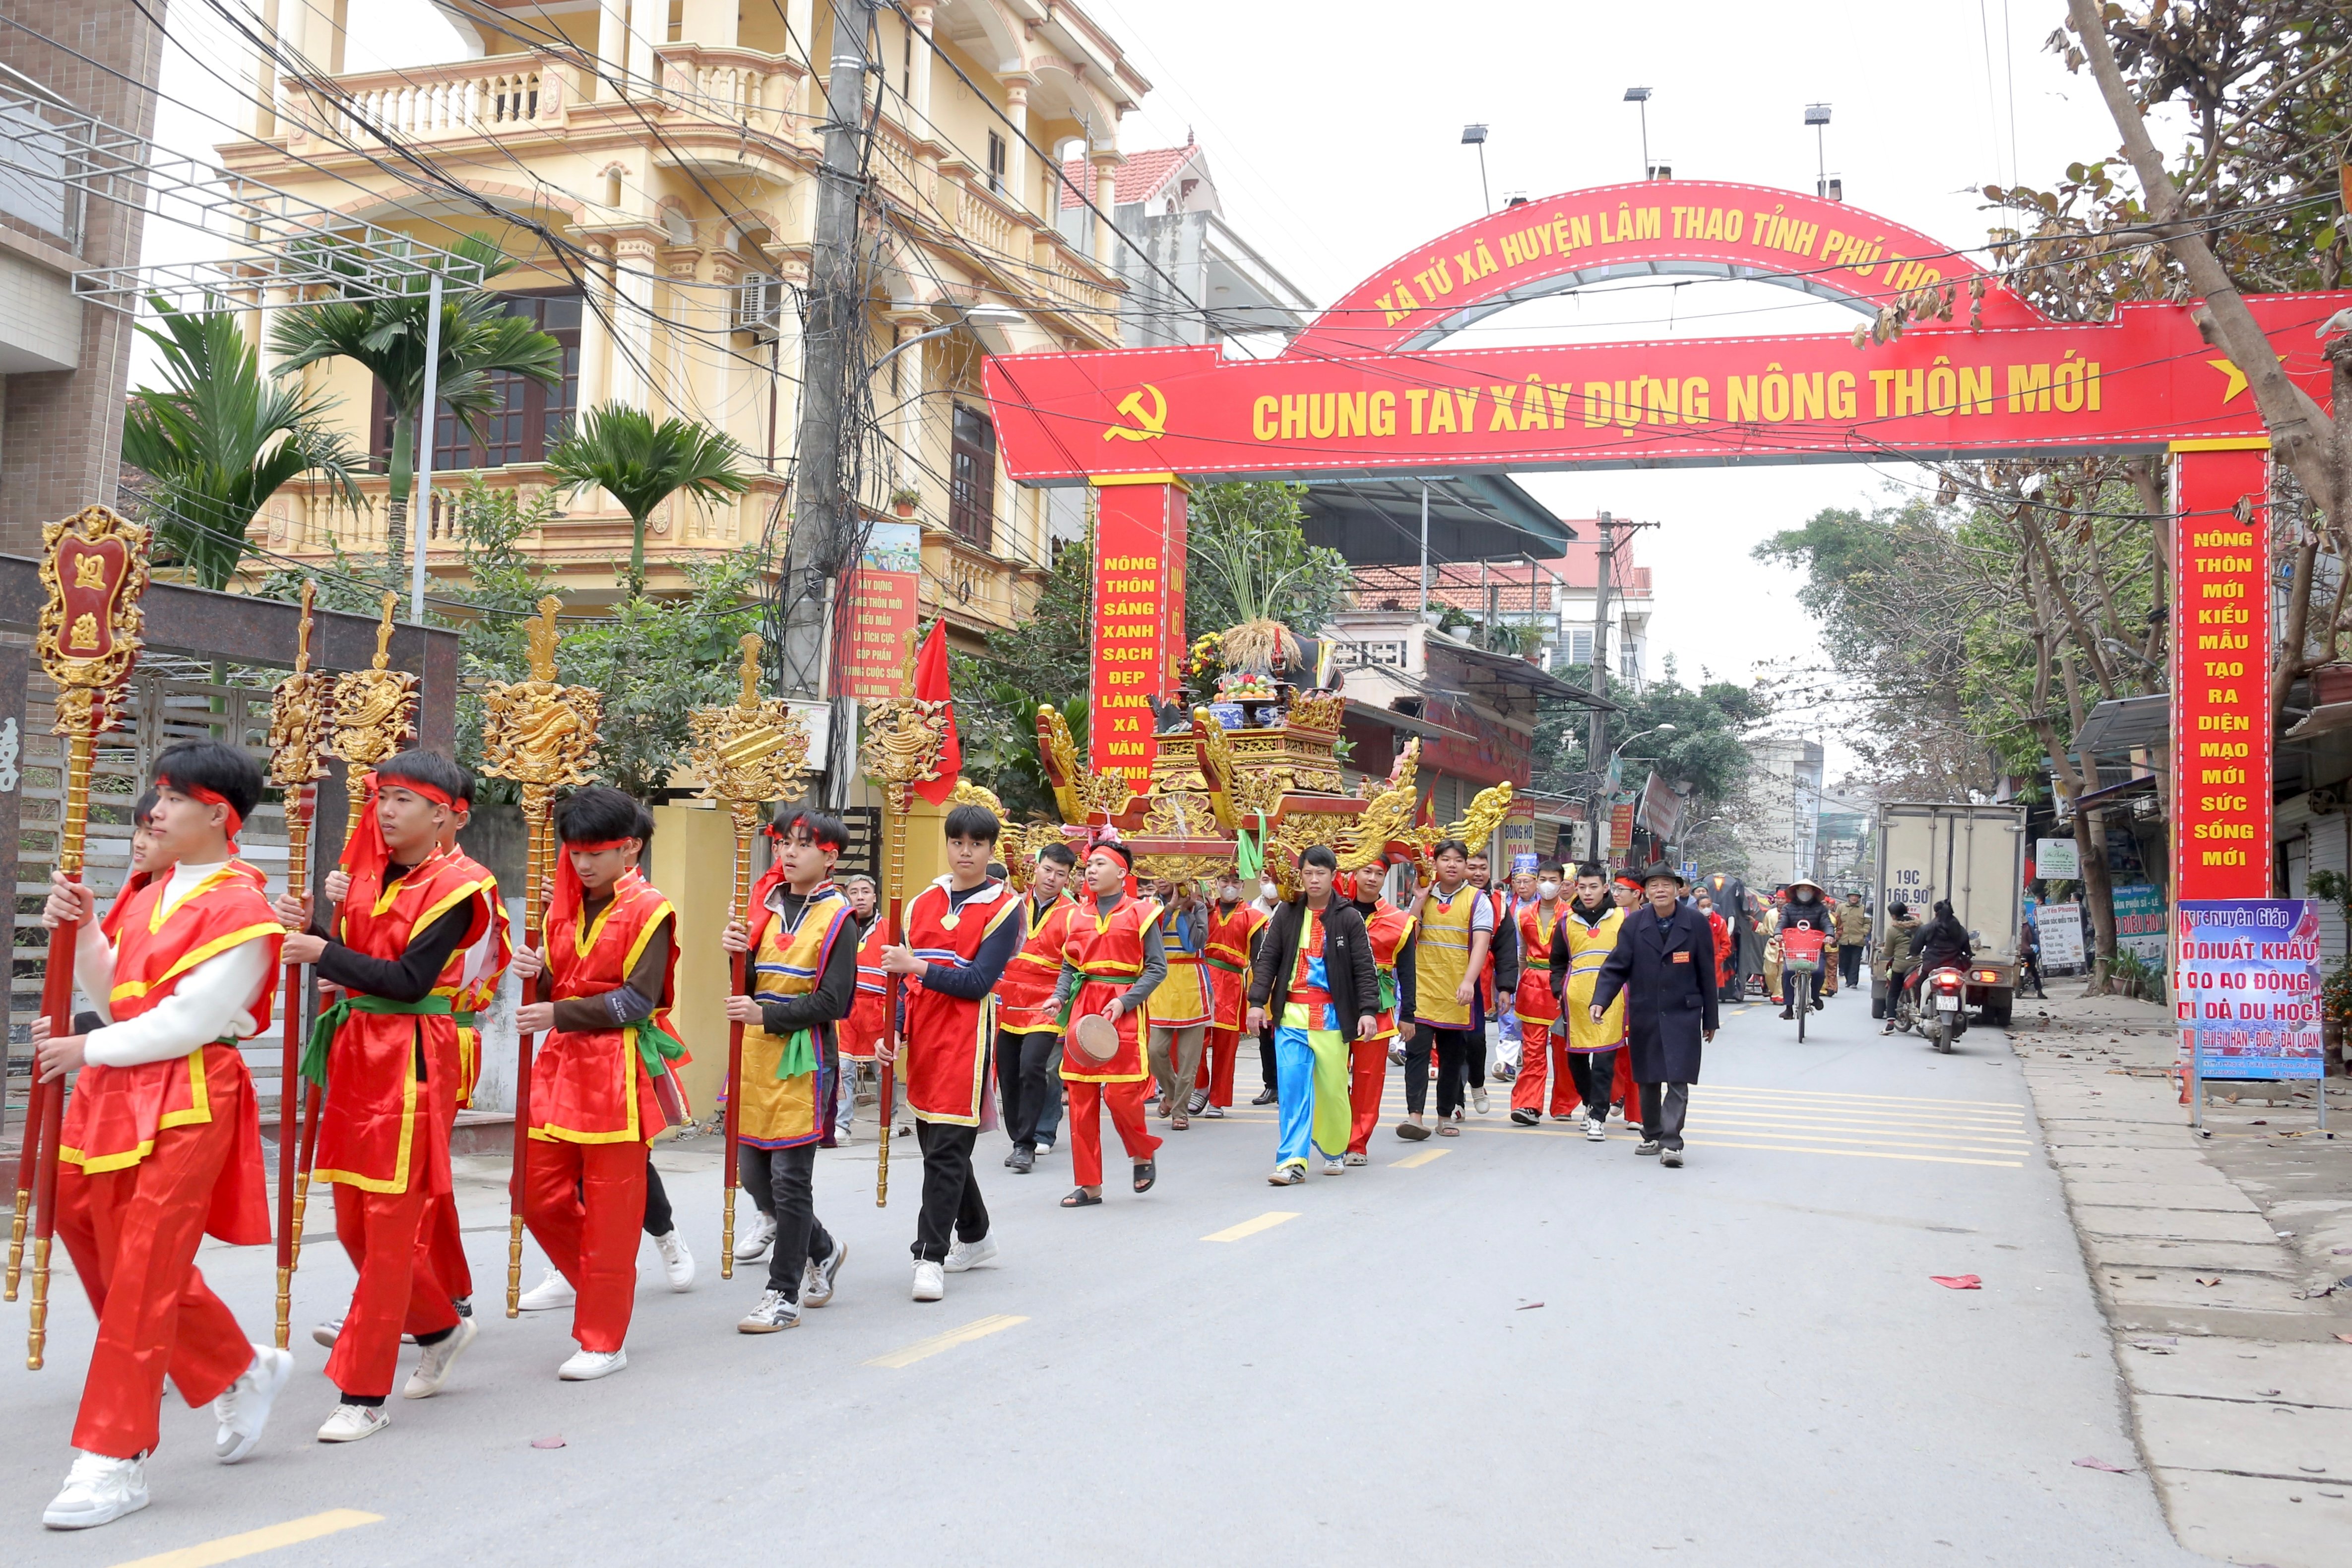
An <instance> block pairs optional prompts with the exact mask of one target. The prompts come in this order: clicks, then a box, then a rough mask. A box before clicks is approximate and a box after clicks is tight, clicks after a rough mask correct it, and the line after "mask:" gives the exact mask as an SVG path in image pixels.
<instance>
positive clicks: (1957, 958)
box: [1911, 898, 1976, 981]
mask: <svg viewBox="0 0 2352 1568" xmlns="http://www.w3.org/2000/svg"><path fill="white" fill-rule="evenodd" d="M1932 913H1933V918H1931V919H1930V920H1929V921H1928V922H1927V924H1926V925H1922V926H1921V927H1919V929H1918V930H1917V931H1916V932H1914V933H1913V934H1912V936H1911V975H1912V978H1913V979H1914V980H1915V981H1916V980H1918V979H1920V978H1921V977H1925V976H1927V975H1932V974H1934V973H1935V972H1936V971H1937V970H1938V969H1940V968H1943V967H1946V966H1948V965H1958V967H1961V968H1963V969H1965V968H1967V967H1968V964H1969V959H1970V958H1972V957H1974V956H1976V946H1975V944H1973V943H1972V942H1970V941H1969V928H1968V927H1967V926H1965V925H1961V924H1960V922H1959V918H1958V916H1957V915H1954V914H1953V913H1952V901H1951V900H1950V899H1948V898H1939V899H1937V900H1936V906H1935V909H1934V911H1933V912H1932Z"/></svg>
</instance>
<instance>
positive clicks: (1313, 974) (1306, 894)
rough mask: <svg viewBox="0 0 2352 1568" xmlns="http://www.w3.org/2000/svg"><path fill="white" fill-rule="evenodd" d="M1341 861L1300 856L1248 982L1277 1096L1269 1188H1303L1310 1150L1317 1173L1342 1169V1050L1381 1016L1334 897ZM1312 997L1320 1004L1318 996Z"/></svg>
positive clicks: (1356, 929)
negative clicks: (1318, 1162)
mask: <svg viewBox="0 0 2352 1568" xmlns="http://www.w3.org/2000/svg"><path fill="white" fill-rule="evenodd" d="M1338 874H1339V857H1338V856H1336V855H1334V854H1333V853H1332V852H1331V851H1330V849H1329V848H1328V846H1326V845H1323V844H1315V845H1312V846H1310V847H1309V848H1308V849H1307V852H1305V853H1304V854H1302V855H1300V856H1299V857H1298V885H1299V896H1298V897H1297V899H1295V900H1293V901H1291V902H1290V903H1287V904H1282V905H1280V906H1279V907H1277V908H1276V910H1275V912H1274V915H1273V918H1272V919H1271V920H1269V921H1268V922H1267V923H1266V928H1265V936H1262V937H1261V938H1259V941H1258V946H1257V961H1256V963H1255V966H1254V967H1253V971H1252V973H1251V975H1250V988H1249V1004H1250V1010H1249V1019H1248V1024H1249V1027H1250V1028H1251V1029H1253V1030H1257V1029H1264V1028H1265V1026H1266V1025H1267V1024H1272V1025H1273V1026H1274V1051H1275V1072H1276V1077H1277V1080H1278V1082H1279V1085H1280V1088H1281V1098H1280V1102H1279V1103H1280V1105H1281V1108H1282V1114H1281V1117H1280V1120H1279V1124H1278V1128H1277V1139H1276V1155H1275V1166H1274V1174H1273V1175H1272V1176H1269V1177H1268V1178H1267V1179H1268V1180H1269V1181H1271V1182H1272V1183H1273V1184H1274V1185H1275V1186H1297V1184H1298V1183H1300V1182H1302V1181H1305V1180H1306V1179H1307V1149H1308V1146H1309V1145H1313V1146H1314V1148H1315V1149H1316V1151H1317V1152H1318V1153H1319V1154H1320V1155H1322V1156H1323V1174H1324V1175H1326V1176H1337V1175H1339V1172H1340V1170H1341V1169H1343V1168H1344V1161H1343V1156H1344V1155H1346V1153H1347V1148H1348V1139H1349V1123H1350V1119H1351V1113H1350V1110H1349V1103H1348V1082H1349V1079H1348V1055H1349V1050H1348V1048H1349V1044H1350V1043H1351V1042H1353V1041H1354V1040H1355V1039H1356V1037H1357V1036H1358V1035H1360V1034H1362V1033H1365V1032H1367V1031H1369V1030H1371V1029H1372V1028H1373V1027H1374V1025H1375V1021H1376V1020H1377V1019H1378V1018H1379V1016H1380V1011H1381V986H1380V977H1379V973H1378V971H1377V969H1376V967H1374V965H1373V963H1372V944H1371V938H1370V936H1369V935H1368V934H1367V933H1366V931H1365V928H1364V917H1363V916H1362V915H1360V914H1358V913H1357V912H1356V906H1355V904H1352V903H1350V902H1349V901H1348V900H1347V899H1344V898H1338V897H1334V896H1333V895H1332V892H1331V884H1332V881H1333V879H1334V878H1335V877H1336V876H1337V875H1338ZM1310 912H1311V913H1312V914H1313V915H1314V916H1315V925H1316V929H1317V931H1318V934H1319V937H1320V940H1319V943H1318V946H1319V947H1320V949H1321V951H1319V952H1310V953H1309V954H1307V957H1306V961H1305V962H1304V964H1302V963H1301V961H1300V955H1299V951H1298V949H1299V941H1300V934H1301V932H1303V931H1304V930H1305V929H1306V928H1307V915H1308V914H1309V913H1310ZM1318 993H1319V995H1318Z"/></svg>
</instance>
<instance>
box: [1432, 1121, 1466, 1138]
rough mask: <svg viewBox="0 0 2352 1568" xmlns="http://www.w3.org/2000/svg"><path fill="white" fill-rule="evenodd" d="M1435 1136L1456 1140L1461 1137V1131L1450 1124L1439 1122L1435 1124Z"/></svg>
mask: <svg viewBox="0 0 2352 1568" xmlns="http://www.w3.org/2000/svg"><path fill="white" fill-rule="evenodd" d="M1437 1135H1438V1136H1439V1137H1441V1138H1458V1137H1460V1136H1461V1135H1462V1129H1461V1128H1459V1127H1457V1126H1455V1125H1454V1124H1453V1123H1451V1122H1440V1123H1439V1124H1437Z"/></svg>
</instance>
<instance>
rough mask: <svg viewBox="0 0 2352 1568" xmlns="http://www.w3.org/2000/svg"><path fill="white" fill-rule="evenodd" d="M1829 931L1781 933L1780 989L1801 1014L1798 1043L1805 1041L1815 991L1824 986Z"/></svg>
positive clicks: (1792, 1007)
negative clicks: (1823, 950) (1823, 949)
mask: <svg viewBox="0 0 2352 1568" xmlns="http://www.w3.org/2000/svg"><path fill="white" fill-rule="evenodd" d="M1828 942H1829V936H1828V933H1826V932H1822V931H1807V930H1804V929H1802V928H1799V929H1797V930H1794V931H1783V932H1781V933H1780V986H1781V989H1782V991H1783V993H1784V994H1785V995H1786V996H1787V997H1788V998H1789V1006H1790V1009H1791V1010H1792V1011H1794V1012H1795V1013H1796V1015H1797V1043H1798V1044H1800V1045H1802V1044H1803V1043H1804V1040H1805V1019H1806V1017H1807V1016H1808V1015H1809V1014H1811V1012H1812V1010H1813V988H1815V987H1817V986H1819V985H1820V984H1821V971H1822V948H1823V947H1824V946H1827V944H1828Z"/></svg>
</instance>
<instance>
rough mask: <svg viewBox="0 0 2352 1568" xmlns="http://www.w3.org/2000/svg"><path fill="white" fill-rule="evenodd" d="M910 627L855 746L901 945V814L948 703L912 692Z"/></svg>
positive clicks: (887, 1125) (911, 801)
mask: <svg viewBox="0 0 2352 1568" xmlns="http://www.w3.org/2000/svg"><path fill="white" fill-rule="evenodd" d="M915 648H916V633H914V632H908V633H907V663H906V666H905V670H904V673H903V674H902V676H901V680H900V685H901V688H902V689H903V690H904V691H905V693H906V695H904V696H896V697H891V698H889V699H888V700H887V701H884V702H877V703H876V704H875V705H874V706H871V707H869V708H865V709H863V716H864V719H865V725H866V735H865V738H864V740H863V741H862V742H861V743H860V745H859V747H858V757H857V760H858V766H859V767H861V768H864V769H865V770H866V777H867V778H869V779H873V780H874V782H876V783H877V784H879V785H881V786H882V799H883V804H884V806H885V807H886V809H887V811H888V813H889V825H890V858H889V862H888V871H887V883H886V886H887V892H888V895H889V900H890V902H889V904H888V909H889V922H890V924H889V936H888V937H887V940H888V942H889V944H890V946H894V947H896V946H902V945H904V943H905V942H906V940H907V928H906V925H905V922H904V921H903V920H902V919H901V918H900V906H901V904H902V902H903V900H904V898H905V896H906V889H907V818H908V815H909V814H910V813H911V812H912V811H913V810H914V809H915V786H916V785H918V784H928V783H929V782H930V781H931V780H932V779H937V778H938V777H939V776H940V748H941V747H942V746H943V745H944V744H945V743H946V740H947V722H946V721H947V715H948V710H949V707H950V704H948V703H945V702H924V701H923V700H922V699H921V698H919V697H918V696H916V695H914V694H915ZM899 989H900V980H899V977H898V976H896V975H893V976H891V977H890V994H889V1000H888V1003H887V1015H888V1019H889V1026H890V1060H889V1061H886V1062H884V1063H883V1064H882V1071H881V1075H880V1076H881V1085H882V1153H881V1155H880V1163H879V1164H878V1166H877V1167H876V1170H875V1174H874V1206H875V1207H877V1208H881V1207H887V1205H888V1203H889V1201H890V1130H891V1122H892V1120H893V1116H892V1112H893V1106H892V1105H891V1100H892V1097H893V1092H894V1088H895V1085H894V1083H893V1074H892V1068H893V1067H894V1066H895V1064H896V1063H897V1061H898V1048H899V1046H900V1044H901V1043H902V1041H901V1040H900V1038H899V1033H898V995H899Z"/></svg>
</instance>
